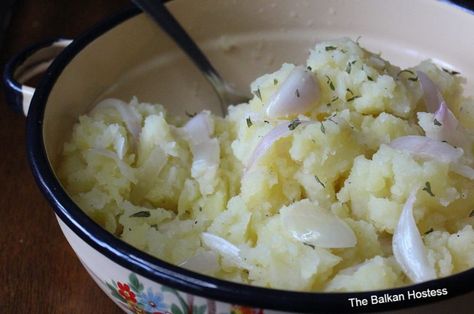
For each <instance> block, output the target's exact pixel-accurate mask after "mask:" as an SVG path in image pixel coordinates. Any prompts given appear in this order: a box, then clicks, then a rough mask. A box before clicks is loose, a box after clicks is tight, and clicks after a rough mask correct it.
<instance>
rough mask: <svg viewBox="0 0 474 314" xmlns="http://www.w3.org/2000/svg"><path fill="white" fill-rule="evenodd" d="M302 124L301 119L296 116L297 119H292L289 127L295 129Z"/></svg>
mask: <svg viewBox="0 0 474 314" xmlns="http://www.w3.org/2000/svg"><path fill="white" fill-rule="evenodd" d="M300 124H301V121H300V119H298V118H296V119H295V120H293V121H291V122H290V124H288V129H290V130H291V131H293V130H294V129H296V127H297V126H298V125H300Z"/></svg>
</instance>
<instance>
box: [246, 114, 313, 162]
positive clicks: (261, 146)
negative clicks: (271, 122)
mask: <svg viewBox="0 0 474 314" xmlns="http://www.w3.org/2000/svg"><path fill="white" fill-rule="evenodd" d="M289 123H290V122H289V121H285V122H283V123H280V124H279V125H277V126H276V127H274V128H273V129H272V130H270V132H268V133H267V134H265V136H264V137H263V138H262V139H261V140H260V141H259V142H258V144H257V146H256V147H255V149H254V150H253V152H252V155H250V158H249V159H248V160H247V165H246V167H245V171H249V170H250V169H251V168H252V166H253V165H254V164H256V162H257V161H258V160H259V159H260V158H262V157H263V156H264V155H265V153H266V152H267V151H268V150H269V149H270V147H272V145H273V144H274V143H275V142H276V141H278V140H279V139H281V138H283V137H286V136H288V135H290V134H291V132H293V131H292V130H290V128H289ZM313 123H316V121H301V122H300V124H299V125H298V126H297V127H298V128H301V127H303V126H305V125H308V124H313Z"/></svg>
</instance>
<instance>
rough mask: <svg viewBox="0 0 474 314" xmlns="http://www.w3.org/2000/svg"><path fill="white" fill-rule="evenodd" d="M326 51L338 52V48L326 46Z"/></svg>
mask: <svg viewBox="0 0 474 314" xmlns="http://www.w3.org/2000/svg"><path fill="white" fill-rule="evenodd" d="M325 49H326V51H331V50H336V49H337V47H334V46H326V48H325Z"/></svg>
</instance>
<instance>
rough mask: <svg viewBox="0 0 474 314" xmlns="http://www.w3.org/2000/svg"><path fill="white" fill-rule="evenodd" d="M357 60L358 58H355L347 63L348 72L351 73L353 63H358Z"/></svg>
mask: <svg viewBox="0 0 474 314" xmlns="http://www.w3.org/2000/svg"><path fill="white" fill-rule="evenodd" d="M356 62H357V60H353V61H351V62H348V63H347V66H346V72H347V74H351V70H352V65H353V64H354V63H356Z"/></svg>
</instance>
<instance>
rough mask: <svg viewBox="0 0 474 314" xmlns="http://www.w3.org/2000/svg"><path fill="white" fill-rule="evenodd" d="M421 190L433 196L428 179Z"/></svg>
mask: <svg viewBox="0 0 474 314" xmlns="http://www.w3.org/2000/svg"><path fill="white" fill-rule="evenodd" d="M423 191H425V192H426V193H428V194H429V195H431V196H433V197H434V196H435V195H434V194H433V192H432V191H431V183H430V182H429V181H426V183H425V187H424V188H423Z"/></svg>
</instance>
